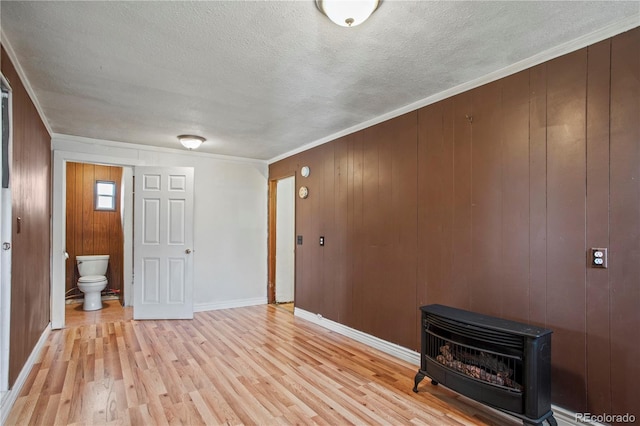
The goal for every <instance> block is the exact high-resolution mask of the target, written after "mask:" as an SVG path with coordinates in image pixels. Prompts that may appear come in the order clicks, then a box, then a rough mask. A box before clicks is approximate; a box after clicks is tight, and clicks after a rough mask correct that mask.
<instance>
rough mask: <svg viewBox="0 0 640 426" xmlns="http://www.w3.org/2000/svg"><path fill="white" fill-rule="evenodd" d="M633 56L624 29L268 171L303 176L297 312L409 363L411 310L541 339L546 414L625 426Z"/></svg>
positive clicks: (639, 367)
mask: <svg viewBox="0 0 640 426" xmlns="http://www.w3.org/2000/svg"><path fill="white" fill-rule="evenodd" d="M638 52H640V28H636V29H634V30H631V31H629V32H627V33H624V34H621V35H619V36H616V37H613V38H611V39H609V40H605V41H603V42H600V43H598V44H595V45H593V46H590V47H587V48H584V49H581V50H579V51H576V52H573V53H570V54H568V55H565V56H562V57H560V58H557V59H554V60H552V61H549V62H546V63H544V64H540V65H538V66H535V67H533V68H530V69H528V70H525V71H523V72H520V73H518V74H515V75H512V76H509V77H506V78H504V79H501V80H499V81H496V82H493V83H490V84H487V85H485V86H482V87H479V88H476V89H473V90H470V91H468V92H465V93H462V94H459V95H456V96H453V97H451V98H449V99H446V100H443V101H440V102H438V103H435V104H433V105H429V106H426V107H424V108H421V109H419V110H417V111H414V112H412V113H408V114H405V115H403V116H400V117H397V118H394V119H391V120H388V121H387V122H384V123H381V124H378V125H375V126H372V127H370V128H368V129H364V130H362V131H359V132H356V133H354V134H351V135H348V136H345V137H342V138H340V139H338V140H335V141H333V142H330V143H327V144H325V145H322V146H319V147H316V148H313V149H310V150H308V151H305V152H302V153H299V154H296V155H293V156H291V157H289V158H286V159H283V160H281V161H278V162H276V163H274V164H271V165H270V177H271V178H276V177H277V176H279V175H290V174H294V173H296V172H297V171H298V170H299V169H300V167H302V166H304V165H307V166H309V167H310V168H311V176H310V177H309V178H301V177H299V176H298V177H297V183H296V185H297V187H300V186H301V185H303V184H304V185H305V186H308V187H309V191H310V196H309V198H308V199H306V200H300V199H297V201H296V212H297V214H296V233H297V234H298V235H302V236H303V237H304V245H303V246H297V247H296V304H297V306H298V307H300V308H302V309H305V310H308V311H311V312H314V313H319V314H322V315H323V316H325V317H327V318H330V319H332V320H335V321H338V322H340V323H343V324H345V325H347V326H349V327H353V328H356V329H358V330H362V331H364V332H367V333H370V334H373V335H375V336H377V337H380V338H382V339H385V340H388V341H391V342H394V343H398V344H400V345H402V346H405V347H408V348H411V349H415V350H418V348H419V334H418V332H417V326H418V316H417V312H418V307H419V306H421V305H424V304H428V303H442V304H447V305H451V306H455V307H459V308H463V309H470V310H473V311H477V312H481V313H485V314H491V315H497V316H501V317H505V318H509V319H513V320H518V321H523V322H528V323H531V324H536V325H542V326H546V327H549V328H551V329H553V330H554V335H553V350H552V353H553V359H552V365H553V392H552V400H553V403H554V404H557V405H559V406H562V407H566V408H568V409H571V410H574V411H577V412H583V411H589V412H592V413H604V412H606V413H623V414H624V413H626V412H631V413H633V412H635V413H636V416H638V415H640V413H639V412H637V410H638V407H637V394H636V392H635V388H636V386H637V383H638V382H640V363H638V362H637V360H638V359H639V358H640V345H638V341H637V340H638V339H637V338H633V336H638V330H639V329H640V309H639V307H640V124H639V123H640V121H639V120H638V117H640V101H639V99H640V55H639V53H638ZM320 235H324V236H325V238H326V245H325V246H324V247H319V245H318V241H317V239H318V237H319V236H320ZM590 247H608V248H609V256H610V257H609V269H604V270H603V269H592V268H589V267H588V266H587V249H588V248H590Z"/></svg>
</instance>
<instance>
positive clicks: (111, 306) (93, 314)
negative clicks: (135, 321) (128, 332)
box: [65, 300, 133, 328]
mask: <svg viewBox="0 0 640 426" xmlns="http://www.w3.org/2000/svg"><path fill="white" fill-rule="evenodd" d="M132 318H133V308H131V307H126V308H123V307H122V305H120V301H119V300H103V301H102V309H99V310H97V311H84V310H82V303H77V304H70V305H66V307H65V324H66V327H67V328H69V327H77V326H81V325H88V324H99V323H101V322H113V321H121V320H122V321H128V320H130V319H132Z"/></svg>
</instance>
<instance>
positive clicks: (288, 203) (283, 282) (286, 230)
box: [276, 176, 296, 303]
mask: <svg viewBox="0 0 640 426" xmlns="http://www.w3.org/2000/svg"><path fill="white" fill-rule="evenodd" d="M295 191H296V189H295V178H294V177H293V176H291V177H288V178H285V179H280V180H279V181H278V183H277V189H276V303H286V302H293V298H294V280H295V244H294V243H295V200H296V199H295Z"/></svg>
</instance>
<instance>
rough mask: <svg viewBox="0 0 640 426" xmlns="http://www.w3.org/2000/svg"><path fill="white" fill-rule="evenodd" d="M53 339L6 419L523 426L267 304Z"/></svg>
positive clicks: (122, 319)
mask: <svg viewBox="0 0 640 426" xmlns="http://www.w3.org/2000/svg"><path fill="white" fill-rule="evenodd" d="M109 308H113V309H111V311H110V312H107V310H104V311H103V312H100V313H99V314H96V315H94V316H91V315H87V316H84V317H82V315H81V312H76V314H77V316H78V318H69V315H68V317H67V319H68V320H70V319H72V320H73V321H68V324H76V325H75V326H70V325H69V326H68V328H66V329H64V330H57V331H53V332H51V334H50V336H49V339H48V341H47V343H46V345H45V347H44V349H43V350H42V353H41V354H40V357H39V360H38V362H37V364H36V365H35V366H34V368H33V370H32V371H31V373H30V375H29V378H28V379H27V382H26V384H25V386H24V388H23V390H22V392H21V394H20V396H19V397H18V399H17V401H16V403H15V405H14V407H13V409H12V411H11V413H10V414H9V418H8V421H7V424H10V425H13V424H18V425H23V424H43V425H51V424H73V425H85V424H125V425H128V424H134V425H142V424H152V425H156V424H157V425H179V424H184V425H197V424H210V425H218V424H246V425H270V424H283V425H284V424H317V425H347V424H355V425H405V424H406V425H409V424H423V425H519V424H520V422H518V421H515V420H513V421H511V420H510V419H505V418H504V417H502V416H499V415H494V413H493V412H491V411H488V410H485V409H483V408H480V406H479V404H476V403H474V402H472V401H469V400H468V399H466V398H463V397H460V396H458V395H456V394H454V393H453V392H450V391H448V390H446V389H444V388H442V387H441V386H432V385H431V384H430V383H429V380H428V379H426V380H424V381H423V382H422V384H421V385H420V392H419V393H417V394H415V393H413V392H412V390H411V389H412V387H413V376H414V374H415V372H416V367H415V366H414V365H412V364H409V363H406V362H404V361H401V360H398V359H396V358H394V357H392V356H389V355H387V354H384V353H382V352H379V351H377V350H375V349H372V348H370V347H368V346H365V345H363V344H360V343H358V342H356V341H353V340H351V339H349V338H347V337H344V336H341V335H339V334H336V333H333V332H330V331H328V330H326V329H324V328H321V327H318V326H316V325H314V324H311V323H309V322H307V321H305V320H303V319H300V318H297V317H295V316H293V315H291V314H290V313H289V312H287V311H286V310H284V309H280V308H277V307H274V306H270V305H263V306H252V307H246V308H237V309H227V310H218V311H210V312H201V313H196V314H195V318H194V319H193V320H174V321H166V320H163V321H133V320H131V315H130V311H129V310H127V309H122V308H121V307H119V306H110V307H109Z"/></svg>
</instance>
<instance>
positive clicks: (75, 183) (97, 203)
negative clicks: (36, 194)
mask: <svg viewBox="0 0 640 426" xmlns="http://www.w3.org/2000/svg"><path fill="white" fill-rule="evenodd" d="M123 171H124V169H123V167H119V166H106V165H99V164H91V163H76V162H67V167H66V218H65V223H66V227H65V229H66V236H65V246H66V252H67V254H68V256H69V257H68V259H67V261H66V264H65V302H66V304H67V306H66V309H67V310H69V309H73V310H74V311H76V310H77V311H78V312H79V313H81V311H82V301H83V299H84V294H83V293H82V292H81V291H80V290H79V289H78V286H77V283H78V279H79V277H80V276H79V273H78V268H77V262H76V258H77V257H78V256H87V255H109V266H108V269H107V272H106V278H107V286H106V288H105V289H104V290H103V291H102V300H103V307H105V308H109V307H113V306H116V305H114V301H118V304H119V305H124V303H125V295H126V292H127V289H126V285H125V272H124V270H125V230H126V223H125V222H126V221H125V211H126V209H125V202H124V201H125V197H124V193H125V188H124V185H123V183H124V179H123V174H124V173H123ZM70 305H73V306H70Z"/></svg>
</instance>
